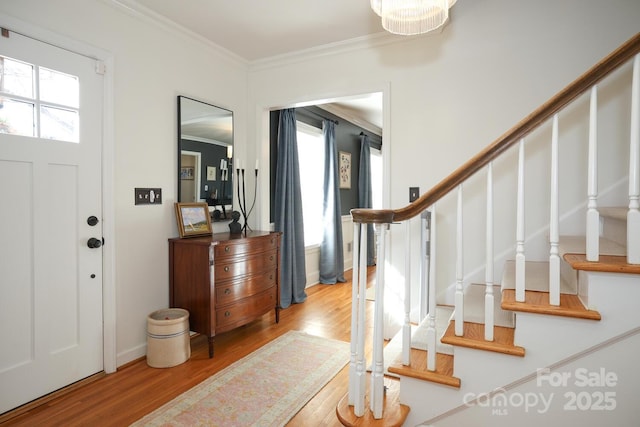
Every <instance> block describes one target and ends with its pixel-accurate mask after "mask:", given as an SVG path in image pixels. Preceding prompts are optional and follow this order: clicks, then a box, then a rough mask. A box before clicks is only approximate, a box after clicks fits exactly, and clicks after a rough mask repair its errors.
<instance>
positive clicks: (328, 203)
mask: <svg viewBox="0 0 640 427" xmlns="http://www.w3.org/2000/svg"><path fill="white" fill-rule="evenodd" d="M335 126H336V124H335V122H333V121H332V120H323V122H322V133H323V135H324V144H325V157H324V202H323V215H322V220H323V221H322V222H323V224H322V226H323V238H322V244H321V246H320V283H324V284H335V283H337V282H344V281H345V279H344V252H343V247H342V244H343V243H342V242H343V240H342V207H341V205H340V189H339V181H338V174H339V171H338V150H337V147H336V130H335Z"/></svg>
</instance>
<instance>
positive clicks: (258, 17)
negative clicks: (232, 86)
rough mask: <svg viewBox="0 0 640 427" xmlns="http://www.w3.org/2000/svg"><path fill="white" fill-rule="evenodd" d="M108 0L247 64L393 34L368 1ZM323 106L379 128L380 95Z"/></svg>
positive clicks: (380, 115)
mask: <svg viewBox="0 0 640 427" xmlns="http://www.w3.org/2000/svg"><path fill="white" fill-rule="evenodd" d="M113 1H115V2H117V3H121V4H124V5H125V6H127V7H130V8H132V9H135V10H138V11H139V12H142V13H144V14H147V15H151V16H155V17H156V18H158V19H161V20H168V21H171V22H172V23H174V24H178V25H179V26H181V27H184V28H186V29H188V30H189V31H191V32H193V33H195V34H197V35H198V36H200V37H203V38H205V39H207V40H209V41H211V42H213V43H214V44H216V45H218V46H220V47H222V48H224V49H225V50H227V51H229V52H231V53H232V54H233V55H235V56H238V57H240V58H242V59H243V60H245V61H247V62H249V63H251V62H255V61H260V60H265V59H267V58H272V57H277V56H281V55H287V54H292V53H296V52H301V51H306V50H309V49H314V48H319V47H330V46H332V45H342V44H345V43H353V42H358V41H362V40H366V39H368V38H380V37H398V36H392V35H389V34H388V33H385V32H384V30H383V28H382V25H381V24H380V18H379V17H378V16H377V15H376V14H375V13H374V12H373V11H372V10H371V7H370V2H369V0H268V1H267V0H182V1H177V0H113ZM334 106H335V107H336V109H335V111H334V109H332V107H334ZM325 107H327V110H329V111H331V112H334V113H336V112H340V111H346V112H347V113H348V114H350V115H352V116H355V117H356V120H357V119H361V120H363V121H365V122H366V123H370V124H373V125H374V126H375V127H377V128H382V96H381V94H376V95H375V96H366V97H361V98H356V99H344V100H340V102H335V103H332V105H325Z"/></svg>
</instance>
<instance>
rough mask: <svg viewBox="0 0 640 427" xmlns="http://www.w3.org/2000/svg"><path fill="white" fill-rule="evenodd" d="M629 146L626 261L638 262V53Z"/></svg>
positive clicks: (639, 92)
mask: <svg viewBox="0 0 640 427" xmlns="http://www.w3.org/2000/svg"><path fill="white" fill-rule="evenodd" d="M629 145H630V147H629V212H627V262H628V263H629V264H640V55H636V57H635V58H634V59H633V83H632V87H631V142H630V144H629Z"/></svg>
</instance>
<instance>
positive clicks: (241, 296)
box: [169, 231, 282, 357]
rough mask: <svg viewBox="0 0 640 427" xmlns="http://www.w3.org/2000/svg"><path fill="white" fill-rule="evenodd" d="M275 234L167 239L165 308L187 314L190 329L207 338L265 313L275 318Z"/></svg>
mask: <svg viewBox="0 0 640 427" xmlns="http://www.w3.org/2000/svg"><path fill="white" fill-rule="evenodd" d="M281 234H282V233H279V232H267V231H253V232H249V233H247V235H246V236H245V235H244V234H239V235H230V234H229V233H220V234H213V235H212V236H206V237H194V238H185V239H179V238H175V239H169V304H170V305H169V306H170V307H176V308H184V309H186V310H188V311H189V324H190V329H191V330H192V331H194V332H199V333H201V334H204V335H206V336H207V337H208V339H209V357H213V342H214V337H215V335H216V334H219V333H222V332H226V331H229V330H232V329H235V328H237V327H239V326H242V325H245V324H247V323H249V322H251V321H253V320H255V319H256V318H258V317H260V316H262V315H264V314H265V313H267V312H269V311H270V310H275V314H276V323H277V322H279V320H280V236H281Z"/></svg>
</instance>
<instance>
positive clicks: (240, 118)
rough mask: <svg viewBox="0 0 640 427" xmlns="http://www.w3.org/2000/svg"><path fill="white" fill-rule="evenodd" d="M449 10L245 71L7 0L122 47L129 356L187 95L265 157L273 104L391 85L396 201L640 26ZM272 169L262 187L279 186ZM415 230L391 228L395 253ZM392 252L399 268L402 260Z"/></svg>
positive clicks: (99, 19)
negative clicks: (407, 26)
mask: <svg viewBox="0 0 640 427" xmlns="http://www.w3.org/2000/svg"><path fill="white" fill-rule="evenodd" d="M452 12H453V13H452V22H451V23H450V24H449V25H448V26H447V28H446V29H445V30H444V32H443V33H442V34H440V35H437V36H427V37H418V38H413V39H403V38H398V40H399V41H398V42H396V43H391V44H384V45H376V44H375V43H371V44H369V43H368V42H366V41H365V42H363V43H362V45H361V46H360V48H359V49H351V48H348V49H338V52H337V53H335V54H326V52H322V53H323V54H322V55H314V54H304V55H301V56H299V57H296V58H283V59H282V60H281V61H274V62H270V63H264V64H257V65H254V66H253V68H252V70H251V72H250V74H249V76H248V80H247V67H246V65H245V64H243V63H242V62H240V61H237V60H235V59H233V58H229V57H228V56H226V55H225V54H223V53H221V52H220V51H219V50H218V49H216V48H213V47H211V46H207V45H205V44H203V43H201V42H198V41H194V39H190V38H188V37H185V36H184V35H182V33H180V32H176V31H173V30H170V29H168V28H167V27H163V26H159V25H157V24H155V23H154V22H152V21H150V20H148V19H145V18H141V17H139V16H136V15H135V14H132V13H131V12H127V11H126V10H125V9H121V8H119V7H117V6H115V5H113V4H112V3H111V2H110V1H108V0H83V1H77V0H76V1H74V0H47V1H42V0H3V1H2V2H0V14H6V15H9V16H12V17H15V18H17V19H18V20H21V21H24V22H27V23H28V24H30V25H33V26H36V27H41V28H44V29H46V30H48V31H51V32H54V33H57V34H60V35H63V36H66V37H68V38H71V39H75V40H79V41H82V42H84V43H87V44H90V45H93V46H96V47H98V48H100V49H102V50H105V51H108V52H110V54H111V55H112V59H113V63H114V68H113V70H109V71H108V72H111V73H113V82H114V86H113V94H112V96H113V123H112V125H113V129H110V130H111V131H113V134H114V145H115V146H114V151H115V160H114V165H113V167H114V183H113V187H114V188H113V190H114V210H115V217H114V218H104V220H105V223H107V222H111V223H112V224H113V226H114V230H115V242H112V244H113V243H115V260H114V265H115V278H114V281H115V293H116V316H117V329H116V337H117V342H116V346H117V352H118V364H122V363H125V362H127V361H130V360H132V359H134V358H136V357H138V356H141V355H142V354H143V353H144V346H145V327H146V316H147V314H148V313H150V312H151V311H154V310H156V309H158V308H162V307H166V306H167V304H168V266H167V238H168V237H173V236H176V235H177V229H176V224H175V218H174V213H173V202H174V201H175V194H176V177H175V170H176V161H177V158H176V157H177V149H176V133H177V131H176V96H177V95H186V96H190V97H193V98H197V99H202V100H204V101H208V102H210V103H213V104H216V105H219V106H221V107H224V108H228V109H230V110H233V111H234V113H235V117H234V123H235V142H236V148H237V149H236V153H237V155H238V156H240V157H242V158H243V160H246V161H248V162H252V161H253V160H254V158H255V157H256V156H258V157H259V158H260V159H261V160H260V162H261V164H267V163H268V133H267V132H266V129H267V127H266V124H267V123H268V117H267V114H266V112H267V110H268V109H270V108H274V107H284V106H292V105H295V104H297V103H310V102H314V101H317V100H320V99H326V98H332V97H337V96H343V95H355V94H359V93H368V92H380V91H381V92H383V93H384V96H385V99H384V105H385V114H386V116H385V125H384V130H383V137H384V140H385V144H387V145H386V147H387V148H386V149H387V150H389V151H387V152H386V153H385V155H388V157H389V161H390V171H387V172H390V174H389V176H390V187H389V188H388V189H387V191H386V194H387V198H388V200H389V206H387V207H394V208H395V207H400V206H403V205H405V204H406V202H407V201H406V198H407V191H406V189H407V187H409V186H420V187H421V189H423V191H424V190H425V189H427V188H429V187H430V186H432V185H434V184H435V183H436V182H437V181H439V180H440V179H442V178H443V177H445V176H446V175H447V174H448V173H450V172H451V171H452V170H453V169H454V168H455V167H456V166H458V165H459V164H461V163H462V162H463V161H464V160H466V159H468V158H469V157H471V156H472V155H473V154H474V153H476V152H477V151H478V150H479V149H480V148H482V147H484V146H485V145H486V144H487V143H489V142H490V141H492V140H493V139H495V138H496V137H497V136H499V135H500V134H501V133H502V132H504V131H505V130H506V129H508V128H509V127H510V126H511V125H513V124H514V123H515V122H516V121H517V120H519V119H520V118H522V117H524V116H525V115H526V114H528V113H529V112H530V111H531V110H533V109H534V108H535V107H537V106H538V105H540V104H541V103H542V102H543V101H544V100H546V99H547V98H549V97H550V96H551V95H552V94H553V93H554V92H556V91H557V90H559V89H560V88H562V87H563V86H564V85H566V84H567V83H568V82H570V81H571V80H572V79H573V78H575V77H576V76H578V74H579V73H581V72H582V71H584V70H585V69H586V68H587V67H589V66H590V65H592V64H594V63H595V62H596V61H597V60H598V59H600V58H601V57H602V56H604V55H605V54H607V53H608V52H610V51H611V50H612V49H614V48H615V47H616V46H618V45H619V44H620V43H622V42H623V41H624V40H626V39H628V38H629V37H630V36H631V35H633V34H634V33H635V32H636V31H637V22H638V21H639V19H640V3H639V2H637V1H634V0H609V1H607V2H602V1H599V0H564V1H562V2H557V1H554V0H540V1H537V2H524V1H518V2H514V1H510V0H484V1H481V2H480V1H464V0H461V1H459V2H458V3H457V4H456V6H455V7H454V9H453V11H452ZM541 23H544V24H541ZM604 29H606V30H604ZM247 100H248V104H247ZM247 141H251V143H250V144H248V143H247ZM248 164H251V163H248ZM267 176H268V175H267V174H266V173H265V174H262V175H261V178H262V179H261V181H260V183H259V191H260V193H259V194H262V195H266V194H268V188H269V183H268V179H267ZM134 187H161V188H162V190H163V192H164V202H163V204H162V205H161V206H134V205H133V189H134ZM268 212H269V210H268V197H262V198H261V199H260V200H259V206H257V211H256V214H255V216H254V218H253V219H252V221H253V223H254V224H252V226H257V227H258V228H262V227H263V228H265V229H267V228H268V226H269V223H268ZM441 223H442V221H441ZM403 234H404V233H403V229H402V228H398V229H397V230H396V229H393V230H392V235H391V245H392V249H393V250H392V251H391V253H393V252H394V251H395V250H396V249H398V250H401V249H402V247H403V244H402V237H403V236H402V235H403ZM439 241H440V242H442V239H440V240H439ZM107 244H109V242H108V243H107ZM400 253H401V252H400ZM440 259H442V257H441V258H440ZM391 262H392V267H394V268H392V269H389V270H387V272H388V273H389V274H391V275H393V274H394V270H395V269H401V268H402V265H403V260H402V259H399V257H398V256H395V257H392V259H391ZM414 265H417V264H416V263H414ZM445 271H446V270H445ZM443 274H444V272H443ZM416 280H417V278H416ZM444 280H445V282H447V281H448V280H446V277H445V279H444Z"/></svg>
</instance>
